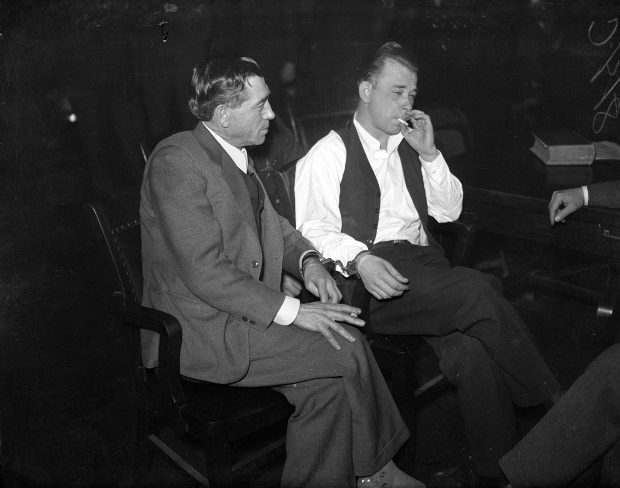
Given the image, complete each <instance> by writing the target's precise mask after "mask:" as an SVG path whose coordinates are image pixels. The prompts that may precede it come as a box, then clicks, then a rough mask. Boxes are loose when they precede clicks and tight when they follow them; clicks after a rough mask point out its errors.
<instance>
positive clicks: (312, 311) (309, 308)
mask: <svg viewBox="0 0 620 488" xmlns="http://www.w3.org/2000/svg"><path fill="white" fill-rule="evenodd" d="M361 312H362V311H361V310H360V309H359V308H357V307H352V306H350V305H345V304H343V303H321V302H313V303H302V304H301V305H300V307H299V312H298V313H297V317H296V318H295V320H294V321H293V325H296V326H297V327H299V328H300V329H304V330H309V331H311V332H318V333H320V334H321V335H323V337H325V339H327V342H329V343H330V344H331V345H332V347H333V348H334V349H336V350H338V351H339V350H340V349H341V347H340V344H338V341H337V340H336V339H335V337H334V335H333V332H336V333H337V334H339V335H340V336H341V337H344V338H345V339H346V340H347V341H349V342H355V338H354V337H353V336H352V335H351V334H350V333H349V332H347V330H346V329H345V328H344V327H343V326H342V325H340V324H339V323H338V322H346V323H349V324H351V325H356V326H358V327H361V326H363V325H364V321H363V320H362V319H359V318H358V317H357V316H358V315H359V314H360V313H361Z"/></svg>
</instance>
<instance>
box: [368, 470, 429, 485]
mask: <svg viewBox="0 0 620 488" xmlns="http://www.w3.org/2000/svg"><path fill="white" fill-rule="evenodd" d="M401 486H403V487H405V486H406V488H426V485H425V484H424V483H422V482H421V481H418V480H416V479H414V478H410V482H409V483H407V484H406V485H403V484H398V485H396V484H394V481H393V480H392V477H391V476H390V474H389V473H386V472H385V471H383V470H382V471H379V472H378V473H376V474H374V475H372V476H369V477H367V478H358V480H357V488H399V487H401Z"/></svg>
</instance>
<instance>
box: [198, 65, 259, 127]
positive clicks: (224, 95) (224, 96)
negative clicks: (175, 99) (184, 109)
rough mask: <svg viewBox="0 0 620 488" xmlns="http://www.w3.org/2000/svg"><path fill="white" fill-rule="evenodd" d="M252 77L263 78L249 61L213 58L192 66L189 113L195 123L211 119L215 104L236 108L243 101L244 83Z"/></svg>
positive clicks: (244, 97) (244, 95) (257, 67)
mask: <svg viewBox="0 0 620 488" xmlns="http://www.w3.org/2000/svg"><path fill="white" fill-rule="evenodd" d="M252 76H259V77H261V78H262V77H263V74H262V72H261V69H260V67H259V66H258V63H257V62H256V61H254V60H253V59H251V58H235V59H214V60H212V61H208V62H206V63H201V64H197V65H196V66H195V67H194V73H193V75H192V81H191V83H190V98H189V110H190V112H192V114H194V116H195V117H196V118H197V119H198V120H211V118H212V117H213V112H214V111H215V108H216V107H217V106H218V105H226V106H227V107H231V108H237V107H239V106H240V105H241V104H242V103H243V102H244V101H245V100H247V93H246V91H245V84H246V82H247V80H248V78H251V77H252Z"/></svg>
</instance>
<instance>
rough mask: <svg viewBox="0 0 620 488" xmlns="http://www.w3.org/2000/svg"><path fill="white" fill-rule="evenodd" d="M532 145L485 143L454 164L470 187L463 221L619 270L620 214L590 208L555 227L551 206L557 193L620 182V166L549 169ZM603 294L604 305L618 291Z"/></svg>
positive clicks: (607, 163)
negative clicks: (605, 260)
mask: <svg viewBox="0 0 620 488" xmlns="http://www.w3.org/2000/svg"><path fill="white" fill-rule="evenodd" d="M530 145H531V139H528V138H510V139H504V140H500V141H498V140H495V141H494V142H493V141H482V142H479V143H478V144H477V147H476V148H475V149H474V150H472V151H470V152H469V153H468V154H467V155H466V156H462V157H459V158H454V159H453V160H451V161H449V165H450V168H451V170H452V172H453V173H454V174H455V175H456V176H457V177H458V178H459V179H460V180H461V182H462V183H463V186H464V195H465V196H464V206H463V209H464V210H463V213H464V217H463V218H464V219H466V220H470V221H473V222H474V224H475V226H476V229H477V230H478V231H489V232H493V233H496V234H500V235H504V236H510V237H515V238H519V239H525V240H531V241H533V242H535V243H540V244H545V245H550V246H553V247H554V248H562V249H570V250H573V251H580V252H585V253H588V254H592V255H595V256H602V257H605V258H608V259H609V263H610V265H612V266H615V257H616V256H620V209H619V210H613V209H602V208H594V207H584V208H583V209H581V210H579V211H577V212H575V213H573V214H572V215H571V216H570V217H568V218H567V219H566V222H565V223H559V224H556V225H554V226H551V225H550V224H549V217H548V211H547V205H548V202H549V199H550V198H551V194H552V193H553V191H554V190H557V189H561V188H572V187H576V186H581V185H587V184H589V183H593V182H597V181H605V180H615V179H620V161H596V162H594V164H593V165H592V166H572V167H571V166H556V167H552V166H545V165H544V164H543V163H542V161H540V160H539V159H538V158H536V156H534V155H533V154H532V153H531V152H530V151H529V150H528V147H529V146H530ZM569 265H570V263H567V266H569ZM557 284H558V283H556V285H557ZM614 288H615V285H614ZM581 291H583V290H581ZM603 295H604V296H602V297H600V296H599V298H600V300H601V301H607V302H609V300H608V298H609V296H613V297H615V289H614V290H607V292H605V293H603ZM612 301H615V300H612ZM601 306H605V307H608V306H609V305H608V304H604V305H603V304H601Z"/></svg>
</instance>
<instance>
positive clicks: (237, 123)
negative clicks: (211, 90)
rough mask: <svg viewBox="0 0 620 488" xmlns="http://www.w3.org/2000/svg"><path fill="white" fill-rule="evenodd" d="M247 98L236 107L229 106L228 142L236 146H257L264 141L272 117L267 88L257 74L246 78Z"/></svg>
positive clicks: (263, 80)
mask: <svg viewBox="0 0 620 488" xmlns="http://www.w3.org/2000/svg"><path fill="white" fill-rule="evenodd" d="M245 95H246V96H247V99H246V100H245V101H244V102H243V103H242V104H241V105H240V106H239V107H237V108H230V109H228V110H229V113H230V126H229V134H227V135H228V137H229V138H230V142H231V143H232V144H233V145H234V146H236V147H245V146H258V145H260V144H262V143H263V142H265V136H266V135H267V132H268V130H269V121H270V120H271V119H273V118H274V116H275V115H274V113H273V110H271V105H270V104H269V99H268V98H269V88H268V87H267V84H266V83H265V79H264V78H261V77H259V76H252V77H251V78H248V80H247V82H246V85H245Z"/></svg>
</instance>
